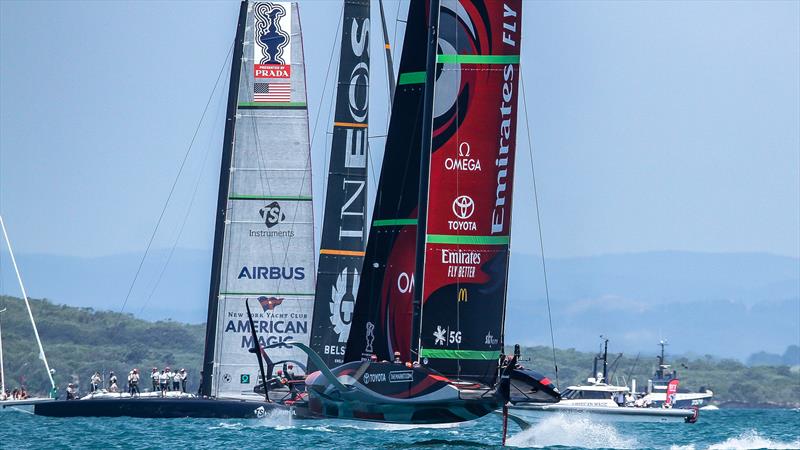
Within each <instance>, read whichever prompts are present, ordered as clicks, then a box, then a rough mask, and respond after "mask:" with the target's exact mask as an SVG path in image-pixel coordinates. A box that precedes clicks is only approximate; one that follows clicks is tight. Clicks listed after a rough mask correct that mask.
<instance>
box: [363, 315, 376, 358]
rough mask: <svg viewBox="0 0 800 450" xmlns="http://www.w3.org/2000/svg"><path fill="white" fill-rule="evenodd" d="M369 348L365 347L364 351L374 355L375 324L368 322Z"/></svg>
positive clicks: (367, 337)
mask: <svg viewBox="0 0 800 450" xmlns="http://www.w3.org/2000/svg"><path fill="white" fill-rule="evenodd" d="M366 339H367V346H366V347H364V351H365V352H367V353H372V342H373V341H374V340H375V324H373V323H372V322H367V336H366Z"/></svg>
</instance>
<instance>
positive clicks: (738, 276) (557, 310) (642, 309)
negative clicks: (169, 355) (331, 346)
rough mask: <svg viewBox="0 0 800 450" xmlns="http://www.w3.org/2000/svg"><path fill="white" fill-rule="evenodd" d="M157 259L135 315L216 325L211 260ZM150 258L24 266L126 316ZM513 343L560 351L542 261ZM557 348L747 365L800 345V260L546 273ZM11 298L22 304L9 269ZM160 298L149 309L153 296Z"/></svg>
mask: <svg viewBox="0 0 800 450" xmlns="http://www.w3.org/2000/svg"><path fill="white" fill-rule="evenodd" d="M167 257H168V252H167V251H163V250H160V251H154V252H152V253H151V255H150V256H149V257H148V259H147V261H146V262H145V265H144V267H143V270H142V273H141V274H140V277H139V281H138V282H137V284H136V287H135V289H134V290H133V292H132V295H131V297H130V299H129V301H128V303H127V305H126V308H125V310H124V311H125V312H126V313H133V314H134V315H135V316H137V317H141V318H145V319H148V320H164V319H168V318H169V319H173V320H176V321H179V322H187V323H202V322H204V321H205V320H206V304H207V302H208V279H209V273H210V267H211V255H210V252H209V251H201V250H182V249H178V250H176V252H175V254H174V255H173V257H172V259H171V262H170V264H169V265H168V266H167V269H166V271H165V272H164V274H163V277H162V278H161V281H160V283H159V284H158V288H157V289H155V290H154V289H153V287H154V286H155V285H156V280H157V279H158V276H159V273H160V271H161V267H162V265H163V263H164V262H165V261H166V259H167ZM140 258H141V255H140V254H121V255H112V256H106V257H100V258H75V257H65V256H50V255H19V257H18V260H19V263H20V267H21V268H22V271H23V277H24V279H25V282H26V286H27V288H28V290H29V294H30V295H32V296H34V297H40V298H41V297H44V298H50V299H53V300H54V301H57V302H61V303H65V304H68V305H72V306H84V307H92V308H96V309H102V310H112V311H119V310H120V308H121V307H122V304H123V301H124V299H125V295H126V293H127V291H128V286H129V285H130V281H131V279H132V278H133V275H134V273H135V271H136V268H137V266H138V264H139V259H140ZM511 259H512V262H511V272H510V288H509V310H508V312H509V313H508V314H507V318H508V322H507V327H506V341H507V342H509V343H515V342H519V343H523V344H528V345H535V344H542V343H548V342H550V333H549V326H548V321H547V314H546V313H547V310H546V303H545V295H544V281H543V277H542V269H541V259H540V257H539V256H538V255H531V254H525V253H521V252H515V251H512V258H511ZM547 268H548V281H549V286H550V297H551V306H552V311H553V325H554V331H555V337H556V345H557V346H559V347H574V348H577V349H583V350H590V349H593V348H594V346H595V343H596V341H597V339H596V338H597V336H598V335H600V334H605V335H608V336H609V337H610V338H611V339H612V346H613V347H614V348H616V349H618V350H619V351H625V352H627V353H630V352H638V351H645V352H646V353H647V352H649V354H650V355H654V354H655V352H656V350H657V347H656V344H657V342H658V340H659V339H662V338H667V339H668V340H669V341H670V345H671V346H670V350H671V351H673V352H675V353H687V352H695V353H696V354H699V355H703V354H706V353H709V354H714V355H720V356H725V357H733V358H737V359H740V360H742V361H743V360H744V359H745V358H747V357H748V356H749V355H750V354H752V353H756V352H759V351H766V352H770V353H781V352H783V351H784V349H785V348H786V346H787V345H790V344H796V343H797V342H800V318H798V311H800V259H798V258H790V257H785V256H776V255H770V254H762V253H693V252H646V253H631V254H618V255H601V256H594V257H582V258H550V259H548V261H547ZM0 281H2V283H0V293H6V294H10V295H19V291H18V290H17V285H16V280H15V279H14V275H13V272H12V271H11V270H10V268H9V265H8V264H7V263H4V264H3V270H2V274H0ZM151 292H153V293H154V294H153V296H152V298H150V299H149V300H148V297H149V295H150V293H151Z"/></svg>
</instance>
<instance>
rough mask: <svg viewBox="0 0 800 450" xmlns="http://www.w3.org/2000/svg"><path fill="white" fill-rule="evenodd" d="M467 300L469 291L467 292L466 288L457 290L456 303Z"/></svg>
mask: <svg viewBox="0 0 800 450" xmlns="http://www.w3.org/2000/svg"><path fill="white" fill-rule="evenodd" d="M468 299H469V291H467V288H460V289H459V290H458V299H457V303H461V302H466V301H467V300H468Z"/></svg>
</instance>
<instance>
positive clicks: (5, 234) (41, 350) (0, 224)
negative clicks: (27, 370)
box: [0, 216, 56, 392]
mask: <svg viewBox="0 0 800 450" xmlns="http://www.w3.org/2000/svg"><path fill="white" fill-rule="evenodd" d="M0 228H2V229H3V237H5V239H6V245H7V246H8V254H9V255H10V256H11V264H12V265H13V266H14V272H16V273H17V281H19V288H20V289H21V290H22V298H24V299H25V307H26V308H28V317H30V318H31V325H33V335H34V336H36V344H37V345H39V357H40V358H41V359H42V361H44V367H45V369H47V377H48V378H49V379H50V386H51V387H52V388H53V389H54V390H55V388H56V383H55V381H53V371H51V370H50V364H48V363H47V357H46V356H45V355H44V348H43V347H42V340H41V339H40V338H39V330H38V329H37V328H36V321H35V320H33V312H32V311H31V303H30V301H29V300H28V293H27V292H25V285H24V284H22V276H21V275H20V274H19V267H17V260H16V259H15V258H14V251H13V250H11V241H10V240H9V239H8V232H7V231H6V225H5V223H4V222H3V216H0ZM3 392H5V390H4V391H3Z"/></svg>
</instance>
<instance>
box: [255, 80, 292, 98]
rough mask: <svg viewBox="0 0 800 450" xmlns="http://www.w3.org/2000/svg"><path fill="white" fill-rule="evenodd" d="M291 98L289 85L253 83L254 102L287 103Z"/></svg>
mask: <svg viewBox="0 0 800 450" xmlns="http://www.w3.org/2000/svg"><path fill="white" fill-rule="evenodd" d="M291 98H292V84H291V83H254V88H253V101H254V102H288V101H290V100H291Z"/></svg>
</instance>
